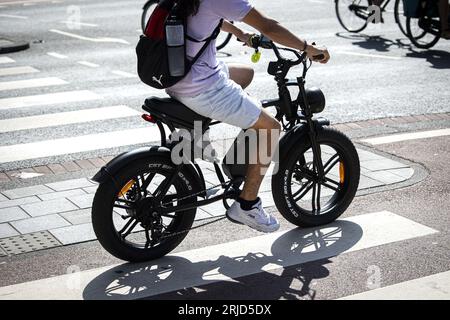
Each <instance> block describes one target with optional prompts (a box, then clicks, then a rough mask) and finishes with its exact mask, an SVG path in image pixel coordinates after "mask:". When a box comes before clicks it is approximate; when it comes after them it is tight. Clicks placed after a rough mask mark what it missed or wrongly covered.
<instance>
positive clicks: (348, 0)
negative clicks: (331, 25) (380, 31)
mask: <svg viewBox="0 0 450 320" xmlns="http://www.w3.org/2000/svg"><path fill="white" fill-rule="evenodd" d="M368 7H369V1H368V0H335V8H336V15H337V18H338V20H339V23H340V24H341V26H342V27H343V28H344V29H345V30H347V31H349V32H360V31H362V30H364V29H365V28H366V27H367V18H368V17H369V12H368V11H367V8H368Z"/></svg>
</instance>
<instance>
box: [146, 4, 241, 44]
mask: <svg viewBox="0 0 450 320" xmlns="http://www.w3.org/2000/svg"><path fill="white" fill-rule="evenodd" d="M159 1H160V0H148V1H147V2H146V3H145V4H144V6H143V7H142V15H141V29H142V32H145V27H146V26H147V22H148V19H150V16H151V14H152V13H153V10H155V8H156V6H157V5H158V4H159ZM230 23H233V22H230ZM231 38H232V34H231V33H226V32H221V33H220V34H219V36H218V37H217V39H216V49H217V51H219V50H222V49H223V48H225V46H226V45H227V44H228V43H229V42H230V40H231Z"/></svg>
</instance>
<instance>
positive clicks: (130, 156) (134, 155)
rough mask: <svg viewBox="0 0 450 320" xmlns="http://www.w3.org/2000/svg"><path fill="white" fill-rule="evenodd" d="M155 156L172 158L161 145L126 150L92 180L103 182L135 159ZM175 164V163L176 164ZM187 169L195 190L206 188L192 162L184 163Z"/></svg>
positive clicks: (168, 151)
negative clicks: (192, 179)
mask: <svg viewBox="0 0 450 320" xmlns="http://www.w3.org/2000/svg"><path fill="white" fill-rule="evenodd" d="M154 156H159V157H166V158H167V159H168V160H169V161H170V160H171V151H170V149H168V148H166V147H161V146H151V147H142V148H138V149H135V150H131V151H128V152H124V153H121V154H119V155H118V156H116V157H115V158H114V159H112V160H111V161H110V162H108V163H107V164H106V165H105V166H103V167H102V168H101V169H100V171H98V172H97V173H96V174H95V175H94V177H92V178H91V180H93V181H95V182H98V183H103V182H105V181H107V180H108V179H110V178H112V177H114V176H115V175H116V174H117V172H119V171H120V170H121V169H122V168H124V167H125V166H127V165H128V164H130V163H131V162H133V161H136V160H142V159H145V158H151V157H154ZM174 166H175V165H174ZM184 166H185V169H186V170H187V171H188V172H189V174H190V175H191V176H192V177H193V178H194V179H195V186H194V187H195V188H196V190H195V192H200V191H202V190H204V189H203V188H202V186H204V185H205V181H204V179H202V178H201V177H200V175H199V174H198V172H197V170H196V168H195V167H194V165H193V164H192V163H189V164H184Z"/></svg>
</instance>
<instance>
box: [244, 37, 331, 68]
mask: <svg viewBox="0 0 450 320" xmlns="http://www.w3.org/2000/svg"><path fill="white" fill-rule="evenodd" d="M250 43H251V45H252V47H253V48H254V49H258V48H264V49H272V50H273V51H274V52H275V55H276V56H277V58H278V59H279V60H284V61H287V62H288V63H289V64H290V65H291V66H296V65H298V64H300V63H302V62H306V59H307V57H308V55H307V53H306V52H303V53H300V52H299V51H297V50H294V49H290V48H282V47H278V46H276V45H275V44H274V43H273V41H272V40H270V39H269V38H267V37H265V36H264V35H262V34H261V35H254V36H252V37H251V38H250ZM314 44H315V43H313V45H314ZM280 50H283V51H289V52H291V53H293V54H295V56H296V57H297V58H298V59H297V60H294V61H293V60H288V59H285V58H283V56H282V55H281V54H280ZM323 58H325V55H324V54H319V55H316V56H314V59H317V60H322V59H323Z"/></svg>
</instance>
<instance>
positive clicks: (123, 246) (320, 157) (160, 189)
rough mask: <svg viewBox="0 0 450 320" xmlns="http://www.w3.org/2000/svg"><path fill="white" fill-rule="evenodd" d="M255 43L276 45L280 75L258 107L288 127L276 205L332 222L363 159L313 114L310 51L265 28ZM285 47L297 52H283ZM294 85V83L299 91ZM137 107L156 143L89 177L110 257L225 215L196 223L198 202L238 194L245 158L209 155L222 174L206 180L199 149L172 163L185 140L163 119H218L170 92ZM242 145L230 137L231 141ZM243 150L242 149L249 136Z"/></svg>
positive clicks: (304, 219)
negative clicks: (279, 42) (282, 42)
mask: <svg viewBox="0 0 450 320" xmlns="http://www.w3.org/2000/svg"><path fill="white" fill-rule="evenodd" d="M252 45H253V47H254V48H255V50H258V48H265V49H272V50H273V52H274V54H275V56H276V57H277V60H276V61H272V62H270V63H269V66H268V73H269V74H270V75H271V76H274V80H275V81H276V83H277V86H278V98H276V99H270V100H264V101H262V106H263V107H264V108H269V107H272V108H274V110H276V116H275V117H276V119H277V120H278V121H280V123H281V124H282V128H283V129H282V130H283V131H284V135H283V136H282V137H281V139H280V141H279V144H278V160H275V161H274V162H275V168H276V169H274V172H273V173H274V174H273V175H272V178H271V186H272V195H273V199H274V202H275V205H276V207H277V209H278V210H279V212H280V213H281V215H282V216H283V217H284V218H285V219H287V220H288V221H289V222H291V223H292V224H294V225H296V226H300V227H315V226H322V225H325V224H328V223H331V222H333V221H334V220H336V219H337V218H338V217H339V216H340V215H341V214H342V213H344V212H345V210H346V209H347V208H348V206H349V205H350V204H351V202H352V201H353V199H354V197H355V194H356V191H357V188H358V184H359V178H360V162H359V157H358V153H357V151H356V149H355V146H354V145H353V143H352V142H351V140H350V139H349V138H348V137H347V136H346V135H345V134H343V133H342V132H340V131H338V130H336V129H334V128H330V126H329V124H330V122H329V121H328V120H327V119H325V118H323V117H315V115H316V114H318V113H320V112H322V111H323V110H324V108H325V96H324V95H323V93H322V91H321V90H320V89H318V88H306V87H305V83H306V81H305V78H306V74H307V71H308V70H309V68H310V67H311V65H312V62H311V61H310V60H309V59H308V58H307V55H306V53H300V52H298V51H296V50H292V49H289V48H281V47H277V46H276V45H275V44H274V43H273V42H272V41H270V40H269V39H267V38H266V37H264V36H255V37H253V38H252ZM282 51H283V52H290V54H293V55H294V56H295V58H294V59H288V58H285V57H284V56H283V55H282V54H281V52H282ZM300 64H302V65H303V73H302V75H301V76H299V77H297V78H296V79H294V80H289V79H287V74H288V72H289V71H290V69H291V68H292V67H294V66H297V65H300ZM291 87H294V88H297V89H298V90H299V92H298V95H297V97H296V98H293V97H292V96H291V92H290V90H289V88H291ZM142 108H143V109H144V110H145V111H146V112H147V113H146V114H144V115H143V116H142V117H143V118H144V120H146V121H149V122H151V123H154V124H156V125H157V127H158V128H159V132H160V136H161V143H160V144H159V145H153V146H149V147H143V148H139V149H136V150H132V151H129V152H126V153H123V154H120V155H118V156H117V157H116V158H114V159H113V160H111V161H110V162H109V163H108V164H107V165H105V166H104V167H103V168H102V169H101V170H100V171H99V172H98V173H97V174H96V175H95V176H94V177H93V178H92V180H94V181H96V182H97V183H99V187H98V189H97V192H96V193H95V196H94V200H93V204H92V223H93V227H94V231H95V234H96V236H97V238H98V241H99V242H100V244H101V245H102V246H103V247H104V248H105V249H106V250H107V251H108V252H109V253H111V254H112V255H114V256H115V257H117V258H120V259H122V260H126V261H130V262H141V261H148V260H153V259H156V258H159V257H162V256H164V255H166V254H167V253H169V252H170V251H172V250H173V249H174V248H176V247H177V246H178V245H179V244H180V243H181V241H183V239H184V238H185V237H186V235H187V234H188V232H189V231H191V230H192V229H195V228H198V227H202V226H205V225H207V224H210V223H214V222H217V221H219V220H222V219H226V216H225V217H219V218H217V217H216V218H212V219H215V220H214V221H208V222H204V223H203V224H201V225H198V226H196V227H194V228H193V227H192V226H193V223H194V219H195V215H196V211H197V208H199V207H201V206H205V205H208V204H211V203H213V202H217V201H222V202H223V205H224V207H225V208H229V204H228V202H227V200H230V199H236V198H237V197H238V196H239V194H240V192H241V189H240V188H241V185H242V184H243V182H244V180H245V175H246V171H247V166H248V162H244V163H242V162H229V161H225V160H224V161H223V162H222V164H221V166H220V165H219V161H211V162H212V165H213V166H214V171H215V174H216V175H217V178H218V181H220V184H218V185H216V186H212V187H209V188H207V187H206V183H205V178H204V174H203V172H202V169H201V168H200V166H199V163H198V161H197V160H198V159H204V154H203V155H201V156H200V157H190V158H189V161H187V162H183V163H182V164H181V165H179V164H175V163H174V162H173V161H172V158H171V154H172V152H173V151H174V149H175V148H176V147H177V146H179V143H183V141H181V142H180V141H177V140H176V139H171V138H170V137H171V136H169V138H167V135H166V129H165V128H168V129H169V131H170V132H171V135H173V134H175V133H176V132H177V130H180V129H187V130H189V132H192V130H193V127H194V122H195V121H200V123H201V131H202V133H205V132H207V131H208V130H209V129H210V127H212V126H213V125H216V124H218V123H220V122H219V121H214V120H212V119H209V118H207V117H204V116H201V115H199V114H197V113H195V112H193V111H192V110H191V109H189V108H187V107H186V106H184V105H183V104H182V103H180V102H178V101H176V100H174V99H172V98H155V97H150V98H148V99H146V100H145V103H144V105H143V106H142ZM190 143H193V144H194V143H195V139H194V138H192V142H190ZM238 145H239V142H237V140H235V143H234V144H233V146H232V147H231V148H234V147H236V148H238ZM231 148H230V150H231ZM240 150H242V149H240ZM243 150H244V152H248V146H246V145H245V143H244V149H243ZM202 156H203V157H202ZM246 159H247V158H246ZM202 221H204V220H202Z"/></svg>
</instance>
